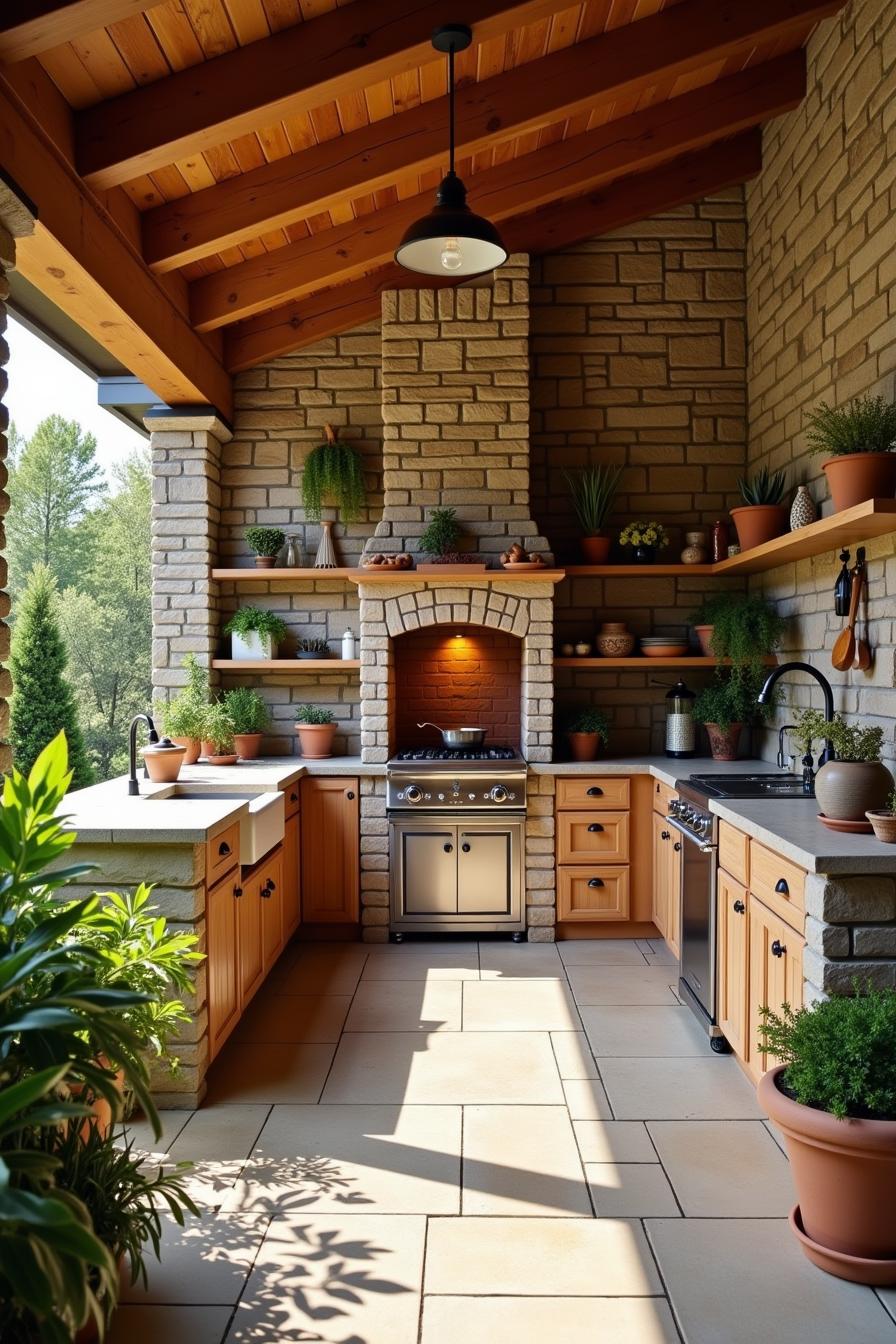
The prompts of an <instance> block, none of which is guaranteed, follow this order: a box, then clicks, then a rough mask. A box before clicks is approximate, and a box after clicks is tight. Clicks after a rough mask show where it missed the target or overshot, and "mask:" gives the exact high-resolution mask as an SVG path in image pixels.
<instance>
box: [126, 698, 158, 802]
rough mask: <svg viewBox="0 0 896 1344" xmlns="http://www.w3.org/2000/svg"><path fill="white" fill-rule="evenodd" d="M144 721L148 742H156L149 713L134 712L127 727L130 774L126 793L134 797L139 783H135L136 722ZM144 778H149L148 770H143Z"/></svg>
mask: <svg viewBox="0 0 896 1344" xmlns="http://www.w3.org/2000/svg"><path fill="white" fill-rule="evenodd" d="M138 723H145V724H146V726H147V728H148V729H149V740H150V742H158V740H159V734H158V733H157V732H156V726H155V724H154V723H153V721H152V715H151V714H135V715H134V717H133V718H132V719H131V726H130V728H129V729H128V763H129V765H130V775H129V777H128V795H129V796H130V797H131V798H136V797H137V796H138V795H139V793H140V785H139V784H138V783H137V724H138ZM145 774H146V778H149V772H148V771H145Z"/></svg>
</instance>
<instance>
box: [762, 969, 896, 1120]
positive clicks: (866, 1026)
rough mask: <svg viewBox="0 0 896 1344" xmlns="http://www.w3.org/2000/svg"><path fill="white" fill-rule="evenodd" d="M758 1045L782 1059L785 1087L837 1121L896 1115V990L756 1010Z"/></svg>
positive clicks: (855, 991) (856, 992) (858, 991)
mask: <svg viewBox="0 0 896 1344" xmlns="http://www.w3.org/2000/svg"><path fill="white" fill-rule="evenodd" d="M760 1012H761V1014H762V1019H763V1020H762V1023H761V1025H760V1027H759V1033H760V1044H761V1047H762V1049H763V1050H767V1051H769V1052H770V1053H771V1054H773V1055H776V1056H777V1057H778V1058H779V1059H780V1061H781V1063H782V1064H783V1065H784V1066H785V1072H784V1074H783V1082H784V1088H785V1091H786V1092H787V1094H788V1095H789V1096H792V1097H793V1098H794V1100H795V1101H798V1102H800V1103H801V1105H803V1106H812V1107H813V1108H814V1109H815V1110H819V1111H827V1112H828V1113H829V1114H830V1115H835V1116H836V1117H837V1118H838V1119H839V1120H844V1119H846V1118H847V1117H850V1118H853V1119H862V1120H896V990H892V989H882V990H874V989H870V988H869V989H868V990H867V991H866V992H862V988H861V986H860V984H859V982H858V981H857V980H856V981H853V996H852V997H846V996H838V997H836V998H832V999H825V1000H822V1001H820V1002H818V1003H814V1004H812V1006H811V1007H809V1008H800V1009H798V1010H797V1011H794V1010H793V1009H792V1008H791V1007H790V1005H789V1004H786V1003H785V1004H784V1005H783V1007H782V1009H781V1012H780V1013H774V1012H772V1011H771V1009H769V1008H767V1007H763V1008H762V1009H760Z"/></svg>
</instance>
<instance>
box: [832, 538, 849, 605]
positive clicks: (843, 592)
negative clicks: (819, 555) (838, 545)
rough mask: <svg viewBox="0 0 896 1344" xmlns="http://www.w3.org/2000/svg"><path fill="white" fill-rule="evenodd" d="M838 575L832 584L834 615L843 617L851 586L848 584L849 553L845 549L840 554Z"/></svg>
mask: <svg viewBox="0 0 896 1344" xmlns="http://www.w3.org/2000/svg"><path fill="white" fill-rule="evenodd" d="M840 563H841V569H840V573H839V574H838V575H837V582H836V583H835V584H834V615H835V616H845V615H846V614H847V613H848V611H849V598H850V593H851V585H850V582H849V568H848V566H849V551H847V550H846V549H845V548H844V549H843V550H842V551H841V552H840Z"/></svg>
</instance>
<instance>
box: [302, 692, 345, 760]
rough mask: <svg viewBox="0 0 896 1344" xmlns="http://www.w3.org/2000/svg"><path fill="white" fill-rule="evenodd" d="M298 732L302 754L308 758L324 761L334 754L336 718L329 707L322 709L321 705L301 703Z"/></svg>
mask: <svg viewBox="0 0 896 1344" xmlns="http://www.w3.org/2000/svg"><path fill="white" fill-rule="evenodd" d="M296 732H297V734H298V737H299V746H300V747H301V749H302V755H303V756H304V757H306V759H307V760H309V761H322V760H324V759H325V757H327V756H332V755H333V738H334V737H335V735H336V720H335V719H334V718H333V715H332V713H331V712H330V710H329V709H322V708H321V706H320V705H299V707H298V709H297V710H296Z"/></svg>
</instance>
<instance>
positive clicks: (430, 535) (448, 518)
mask: <svg viewBox="0 0 896 1344" xmlns="http://www.w3.org/2000/svg"><path fill="white" fill-rule="evenodd" d="M460 538H461V525H460V523H459V522H458V521H457V510H456V509H430V511H429V522H428V523H427V525H426V527H425V528H424V531H423V535H422V536H421V538H420V550H421V551H422V552H423V554H424V555H428V556H430V557H431V563H430V564H428V565H427V564H422V565H421V564H418V565H417V569H418V571H419V572H420V573H422V574H425V573H426V572H427V571H428V570H432V569H434V568H435V567H436V566H438V567H439V568H441V566H442V565H464V566H466V567H467V568H468V569H476V570H483V571H484V570H485V565H483V564H478V563H475V562H472V561H471V560H470V557H469V556H468V555H461V553H460V552H459V551H458V549H457V545H458V542H459V541H460Z"/></svg>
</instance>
